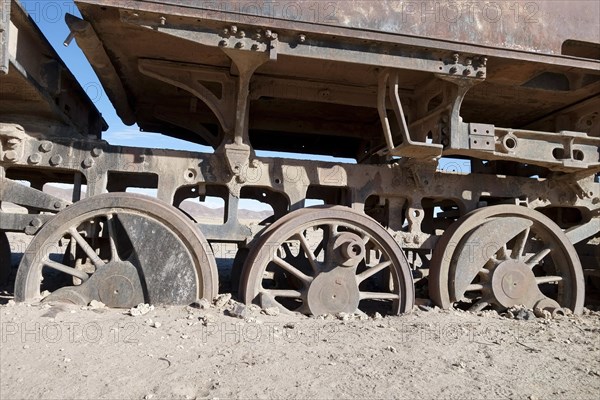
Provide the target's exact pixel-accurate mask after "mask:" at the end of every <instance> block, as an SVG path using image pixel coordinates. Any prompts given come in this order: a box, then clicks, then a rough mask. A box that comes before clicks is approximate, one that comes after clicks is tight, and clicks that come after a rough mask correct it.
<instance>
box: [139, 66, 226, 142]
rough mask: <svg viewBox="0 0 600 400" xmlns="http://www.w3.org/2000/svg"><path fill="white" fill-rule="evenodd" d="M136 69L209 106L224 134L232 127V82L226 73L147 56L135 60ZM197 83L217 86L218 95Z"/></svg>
mask: <svg viewBox="0 0 600 400" xmlns="http://www.w3.org/2000/svg"><path fill="white" fill-rule="evenodd" d="M138 68H139V70H140V72H141V73H142V74H144V75H146V76H149V77H151V78H154V79H158V80H159V81H161V82H165V83H168V84H170V85H173V86H176V87H178V88H180V89H183V90H186V91H188V92H190V93H191V94H193V95H194V96H196V97H197V98H198V99H200V100H202V101H203V102H204V103H205V104H206V105H207V106H208V108H210V110H211V111H212V112H213V113H214V114H215V116H216V117H217V119H218V120H219V123H220V124H221V127H222V128H223V131H224V132H225V133H230V132H232V131H233V130H234V112H235V83H234V81H233V77H232V76H231V75H230V74H229V73H227V72H225V71H219V70H215V69H214V68H207V67H202V66H201V65H195V64H184V63H176V62H170V61H161V60H148V59H141V60H139V62H138ZM201 82H214V83H218V84H219V85H221V93H220V95H216V94H215V93H213V92H212V91H210V90H209V89H208V88H207V87H206V86H205V85H203V84H202V83H201Z"/></svg>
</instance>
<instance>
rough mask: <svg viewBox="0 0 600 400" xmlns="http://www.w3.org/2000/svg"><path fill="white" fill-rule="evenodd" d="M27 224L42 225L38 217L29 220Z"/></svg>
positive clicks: (35, 226) (36, 226) (37, 226)
mask: <svg viewBox="0 0 600 400" xmlns="http://www.w3.org/2000/svg"><path fill="white" fill-rule="evenodd" d="M29 224H30V225H31V226H33V227H34V228H39V227H41V226H42V221H41V220H40V219H39V218H34V219H32V220H31V222H30V223H29Z"/></svg>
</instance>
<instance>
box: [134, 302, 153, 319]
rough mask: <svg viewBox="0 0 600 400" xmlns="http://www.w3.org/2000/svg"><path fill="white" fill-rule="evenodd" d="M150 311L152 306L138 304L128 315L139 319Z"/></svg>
mask: <svg viewBox="0 0 600 400" xmlns="http://www.w3.org/2000/svg"><path fill="white" fill-rule="evenodd" d="M150 311H154V306H151V305H150V304H143V303H142V304H138V305H137V306H136V307H133V308H131V309H130V310H129V315H131V316H133V317H139V316H141V315H146V314H148V313H149V312H150Z"/></svg>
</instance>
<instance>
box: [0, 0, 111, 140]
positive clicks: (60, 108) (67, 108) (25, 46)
mask: <svg viewBox="0 0 600 400" xmlns="http://www.w3.org/2000/svg"><path fill="white" fill-rule="evenodd" d="M0 5H2V16H1V19H2V21H5V20H6V21H7V22H8V23H6V24H4V25H3V26H2V27H1V29H4V32H2V33H0V41H1V42H2V46H1V48H2V51H1V55H2V59H4V60H5V61H6V62H7V63H6V67H7V68H6V69H5V70H3V73H2V74H0V119H1V120H2V121H3V122H10V121H18V122H20V123H22V124H25V125H26V126H28V127H29V128H30V129H32V128H33V127H34V126H35V125H36V124H39V123H40V122H41V123H42V126H43V120H50V121H57V122H59V123H61V124H63V125H64V126H69V127H73V128H75V129H74V130H72V131H69V130H68V129H67V130H65V129H63V130H60V129H58V130H57V131H56V132H55V133H54V134H55V135H57V136H61V135H66V134H74V133H75V132H77V133H78V134H80V135H84V136H87V135H93V136H96V137H98V138H100V137H101V134H102V131H103V130H106V129H107V128H108V126H107V124H106V122H105V121H104V119H103V118H102V116H101V114H100V112H99V111H98V110H97V108H96V106H95V105H94V103H93V102H92V100H91V99H90V98H89V96H88V95H87V94H86V92H85V90H84V89H83V88H82V87H81V85H80V84H79V83H78V82H77V80H76V79H75V77H74V76H73V75H72V74H71V72H70V71H69V69H68V68H67V66H66V65H65V64H64V63H63V62H62V60H61V59H60V57H59V56H58V54H57V53H56V52H55V51H54V49H53V48H52V46H51V45H50V43H49V42H48V41H47V40H46V39H45V37H44V36H43V35H42V33H41V31H40V30H39V29H38V27H37V26H36V25H35V22H34V21H33V20H32V19H31V18H30V17H29V16H28V15H27V13H26V11H25V10H24V9H23V8H22V6H21V5H20V3H19V2H18V1H15V0H12V1H11V0H8V1H7V0H3V1H2V2H1V3H0ZM24 116H30V118H26V117H24Z"/></svg>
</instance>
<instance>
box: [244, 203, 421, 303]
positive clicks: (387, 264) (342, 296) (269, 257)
mask: <svg viewBox="0 0 600 400" xmlns="http://www.w3.org/2000/svg"><path fill="white" fill-rule="evenodd" d="M280 221H281V222H278V223H277V225H276V226H273V227H271V228H270V229H269V231H268V232H266V233H265V234H264V236H263V237H261V239H260V241H259V242H258V243H256V244H255V245H254V247H253V249H252V251H251V252H250V254H249V255H248V258H247V260H246V264H245V266H244V273H243V277H242V280H241V285H240V292H241V293H242V298H244V300H245V301H246V303H251V302H258V303H261V304H262V306H263V307H265V306H266V304H265V301H267V299H269V300H270V301H271V304H272V305H275V306H276V307H279V308H281V309H283V310H286V309H287V310H291V311H296V312H302V313H305V314H312V315H322V314H337V313H340V312H346V313H355V312H364V311H366V310H368V311H370V312H373V311H374V310H375V309H376V310H377V311H379V312H382V313H389V314H393V315H397V314H399V313H404V312H407V311H409V310H411V309H412V307H413V304H414V291H413V290H414V289H413V283H412V274H411V271H410V268H409V265H408V263H407V260H406V258H405V256H404V254H403V253H402V251H401V249H400V248H399V247H398V246H397V244H396V243H395V242H394V240H393V239H392V238H391V236H390V235H389V234H388V232H386V231H385V230H384V229H382V228H381V226H380V225H379V224H378V223H377V222H376V221H374V220H372V219H370V218H369V217H366V216H365V215H363V214H361V213H358V212H356V211H353V210H351V209H348V208H344V207H328V208H327V207H317V208H306V209H302V210H298V211H295V212H294V213H290V214H288V215H286V216H285V217H283V218H282V219H281V220H280ZM316 242H318V243H316ZM280 249H282V250H280ZM292 249H294V250H292ZM296 253H297V254H296ZM373 254H379V256H378V257H374V256H373ZM377 274H381V275H384V276H385V275H386V274H389V275H390V276H391V278H390V279H391V281H392V284H389V282H387V281H386V280H385V279H384V280H383V282H382V281H380V280H375V279H371V278H373V277H374V276H377ZM386 283H387V284H386ZM390 288H393V289H390ZM370 300H375V303H376V305H371V307H373V308H374V309H369V306H368V305H366V304H365V303H369V301H370ZM359 310H360V311H359Z"/></svg>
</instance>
